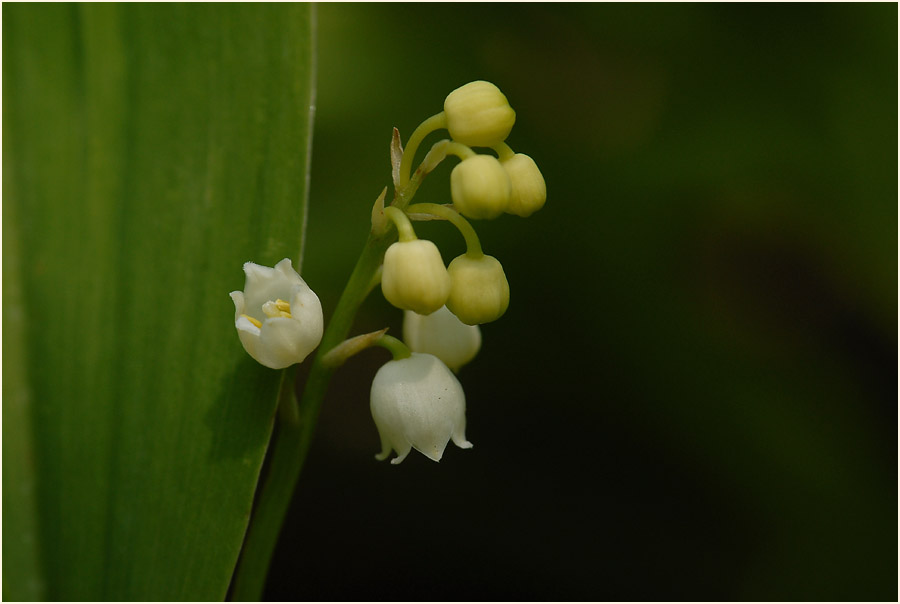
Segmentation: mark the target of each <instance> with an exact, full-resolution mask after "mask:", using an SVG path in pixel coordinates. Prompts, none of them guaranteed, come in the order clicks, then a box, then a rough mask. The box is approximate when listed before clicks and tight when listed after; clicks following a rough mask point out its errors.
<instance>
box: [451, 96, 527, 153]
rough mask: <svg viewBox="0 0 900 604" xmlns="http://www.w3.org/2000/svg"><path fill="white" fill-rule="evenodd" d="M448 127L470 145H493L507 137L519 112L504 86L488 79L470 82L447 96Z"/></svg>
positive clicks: (454, 134) (456, 137)
mask: <svg viewBox="0 0 900 604" xmlns="http://www.w3.org/2000/svg"><path fill="white" fill-rule="evenodd" d="M444 115H446V117H447V130H449V131H450V136H451V137H452V138H453V140H455V141H458V142H460V143H462V144H464V145H469V146H470V147H493V146H494V145H498V144H500V143H502V142H503V141H505V140H506V137H507V136H509V132H510V130H512V127H513V124H515V123H516V112H515V111H513V109H512V107H510V106H509V101H507V100H506V97H505V96H504V95H503V93H502V92H500V89H499V88H497V87H496V86H494V85H493V84H491V83H490V82H485V81H484V80H478V81H475V82H469V83H468V84H466V85H465V86H460V87H459V88H457V89H456V90H454V91H453V92H451V93H450V94H448V95H447V98H446V99H445V100H444Z"/></svg>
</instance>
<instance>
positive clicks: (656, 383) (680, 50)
mask: <svg viewBox="0 0 900 604" xmlns="http://www.w3.org/2000/svg"><path fill="white" fill-rule="evenodd" d="M318 16H319V72H318V82H319V89H318V115H317V121H316V131H315V139H314V155H313V173H312V195H311V202H310V225H311V230H310V233H309V239H308V241H307V256H306V264H305V273H304V276H305V277H306V278H307V279H308V280H309V282H310V283H311V284H312V286H313V287H314V288H315V289H316V290H317V291H318V292H319V294H320V296H321V297H322V300H323V303H324V306H325V308H326V315H327V313H328V312H329V311H330V309H332V308H333V307H334V303H335V301H336V298H337V295H338V293H339V291H340V289H341V288H342V286H343V282H344V281H345V279H346V277H347V275H348V274H349V271H350V268H351V266H352V263H353V260H354V258H355V256H356V254H357V253H358V250H359V248H360V247H361V245H362V241H363V239H364V237H365V234H366V229H367V220H368V211H369V208H370V207H371V203H372V201H374V199H375V197H376V196H377V194H378V193H379V192H380V190H381V188H382V187H383V186H385V185H387V184H389V182H390V172H389V164H388V157H389V156H388V143H389V141H390V133H391V127H393V126H397V127H398V128H400V131H401V133H402V134H403V135H404V137H406V136H408V135H409V133H410V132H411V131H412V129H413V128H414V127H415V126H416V125H417V124H418V123H419V122H420V121H421V120H422V119H424V118H425V117H427V116H429V115H431V114H432V113H435V112H437V111H439V110H440V108H441V103H442V101H443V98H444V96H445V95H446V94H447V93H448V92H449V91H450V90H452V89H453V88H455V87H457V86H459V85H461V84H463V83H465V82H467V81H470V80H473V79H479V78H483V79H488V80H491V81H493V82H495V83H496V84H497V85H499V86H500V88H501V89H502V90H503V91H504V92H505V93H506V94H507V96H508V97H509V99H510V102H511V104H512V105H513V107H514V108H515V109H516V111H517V112H518V121H517V124H516V127H515V129H514V130H513V133H512V135H511V136H510V138H509V140H508V142H509V143H510V145H511V146H512V147H513V148H514V149H516V150H520V151H522V152H525V153H528V154H530V155H531V156H532V157H533V158H534V159H535V160H536V161H537V162H538V164H539V166H540V167H541V169H542V170H543V173H544V176H545V178H546V180H547V186H548V190H549V194H548V201H547V205H546V207H545V208H544V209H543V210H542V211H541V212H539V213H537V214H535V215H534V216H532V217H531V218H528V219H524V220H523V219H519V218H517V217H511V216H508V217H503V218H501V219H499V220H496V221H493V222H487V223H485V222H480V223H478V224H477V225H476V228H477V229H478V231H479V233H480V235H481V237H482V240H483V244H484V247H485V250H486V252H487V253H490V254H493V255H495V256H496V257H497V258H499V259H500V260H501V261H502V262H503V263H504V267H505V269H506V273H507V275H508V277H509V281H510V287H511V289H512V301H511V305H510V308H509V311H508V312H507V314H506V316H505V317H503V319H501V320H500V321H498V322H497V323H495V324H491V325H488V326H486V327H484V328H483V334H484V347H483V350H482V352H481V354H480V356H479V358H478V359H477V360H476V362H474V363H473V364H472V365H470V366H468V367H466V368H465V369H463V371H462V373H461V376H460V378H461V381H462V383H463V385H464V387H465V389H466V395H467V399H468V420H469V430H468V436H469V438H470V439H471V440H472V442H474V443H475V448H474V449H472V450H471V451H461V450H459V449H456V448H455V447H453V446H452V445H451V446H450V448H449V449H448V451H447V453H446V455H445V457H444V460H443V461H442V462H441V463H440V465H436V464H434V463H433V462H431V461H429V460H428V459H426V458H425V457H423V456H421V455H411V456H410V457H409V458H408V459H407V460H406V461H405V462H404V463H403V464H402V465H400V466H399V467H392V466H389V465H388V464H387V463H378V462H376V461H375V460H374V459H373V455H374V454H375V453H376V452H377V450H378V438H377V434H376V431H375V427H374V426H373V424H372V420H371V418H370V416H369V411H368V403H367V396H368V388H369V384H370V382H371V378H372V375H374V372H375V371H376V370H377V368H378V366H379V365H380V363H382V362H384V360H386V358H387V354H386V353H384V352H383V351H382V352H374V351H373V352H367V353H366V354H364V355H362V356H361V357H360V358H357V359H355V360H354V361H352V362H351V363H349V364H348V365H347V366H346V367H345V368H343V369H342V370H341V372H340V373H339V374H338V376H337V379H336V381H335V383H334V384H333V388H332V392H331V396H330V397H329V399H328V401H327V403H326V405H325V407H324V410H323V414H322V421H321V424H320V427H319V432H318V435H317V440H316V443H315V445H314V449H313V451H312V453H311V455H310V457H309V460H308V465H307V468H306V470H305V473H304V475H303V477H302V478H301V481H300V485H299V490H298V494H297V496H296V497H295V501H294V505H293V510H292V513H291V516H290V518H289V520H288V524H287V527H286V532H285V534H284V537H283V539H282V541H281V543H280V546H279V549H278V551H277V555H276V559H275V564H274V567H273V570H272V575H271V581H270V586H269V590H268V592H267V595H268V597H271V598H277V599H295V598H299V599H313V600H315V599H329V600H330V599H338V600H379V599H388V600H408V599H413V600H416V599H426V600H428V599H432V600H433V599H437V600H455V599H476V600H480V599H505V600H510V599H511V600H520V599H521V600H531V599H538V600H541V599H545V600H570V599H577V600H584V599H586V600H610V599H612V600H634V599H638V600H654V599H663V600H678V599H689V600H707V599H723V600H727V599H750V600H768V599H777V600H792V599H812V600H842V599H849V600H869V599H874V600H894V599H896V597H897V581H896V579H897V575H896V569H897V541H896V535H897V520H896V518H897V516H896V514H895V512H896V504H897V498H896V497H897V463H896V459H897V458H896V447H897V440H896V438H897V433H896V431H895V426H896V424H897V406H896V400H897V399H896V394H897V391H896V377H897V374H896V367H897V356H896V350H897V340H896V335H895V334H896V333H897V323H896V316H897V306H896V301H897V298H896V297H895V292H896V291H897V264H896V260H895V259H896V250H897V231H896V230H895V225H896V224H897V205H896V204H897V184H896V183H897V172H896V166H897V147H896V139H895V133H896V132H897V113H896V107H897V60H896V57H897V30H896V23H897V7H896V6H895V5H890V4H881V5H840V4H838V5H835V4H829V5H800V6H798V5H754V6H744V5H714V4H713V5H710V4H703V5H645V4H641V5H609V4H603V5H534V4H530V5H507V4H504V5H481V4H477V5H476V4H459V5H457V4H454V5H408V4H404V5H373V6H363V5H320V6H319V7H318ZM437 138H438V137H437V136H435V137H434V138H433V139H428V141H431V140H437ZM448 163H449V164H451V165H452V163H453V162H448ZM420 198H421V200H423V201H432V202H437V203H446V202H448V201H449V166H442V167H441V169H439V170H438V171H437V172H436V173H435V174H434V175H433V176H431V177H429V178H428V179H427V180H426V182H425V185H424V186H423V188H422V190H421V193H420V196H418V197H417V199H420ZM420 234H422V235H423V236H426V237H433V238H434V239H435V240H436V241H437V242H438V243H439V245H440V246H441V249H442V251H443V252H444V256H445V260H447V261H449V260H451V259H452V258H453V257H454V256H456V255H457V254H459V253H461V251H462V241H461V238H460V237H459V236H458V235H457V234H456V233H455V232H453V231H452V229H450V228H449V227H447V225H440V224H438V225H429V227H428V228H425V227H423V228H422V229H421V232H420ZM384 325H390V326H391V327H392V329H393V330H394V331H399V329H400V312H399V311H396V310H394V309H392V308H391V307H390V306H389V305H387V304H386V303H385V302H384V300H383V299H382V297H381V296H380V295H379V294H377V293H376V294H375V295H373V297H372V299H371V300H370V301H369V302H368V304H367V305H366V306H365V308H364V311H363V313H362V314H361V316H360V318H359V321H358V325H357V329H356V331H363V330H369V329H377V328H380V327H382V326H384Z"/></svg>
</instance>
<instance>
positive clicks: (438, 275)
mask: <svg viewBox="0 0 900 604" xmlns="http://www.w3.org/2000/svg"><path fill="white" fill-rule="evenodd" d="M381 291H382V293H384V297H385V298H386V299H387V301H388V302H390V303H391V304H393V305H394V306H396V307H397V308H402V309H404V310H414V311H416V312H417V313H419V314H423V315H428V314H431V313H433V312H434V311H436V310H437V309H439V308H440V307H441V306H443V305H444V302H446V301H447V296H448V295H449V294H450V275H448V274H447V268H446V267H445V266H444V261H443V259H441V252H440V251H439V250H438V248H437V246H436V245H435V244H433V243H432V242H430V241H428V240H425V239H414V240H412V241H398V242H396V243H394V244H392V245H391V247H389V248H388V249H387V252H386V253H385V255H384V271H383V273H382V275H381Z"/></svg>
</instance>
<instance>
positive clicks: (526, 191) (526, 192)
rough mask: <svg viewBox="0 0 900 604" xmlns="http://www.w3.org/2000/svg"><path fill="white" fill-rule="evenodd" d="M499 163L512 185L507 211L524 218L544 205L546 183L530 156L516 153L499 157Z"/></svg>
mask: <svg viewBox="0 0 900 604" xmlns="http://www.w3.org/2000/svg"><path fill="white" fill-rule="evenodd" d="M500 164H501V165H502V166H503V169H504V170H506V174H507V175H508V176H509V182H510V185H511V187H512V188H511V190H510V194H509V205H508V206H507V208H506V211H507V212H509V213H510V214H515V215H517V216H522V217H523V218H525V217H528V216H531V215H532V214H533V213H535V212H537V211H538V210H540V209H541V208H542V207H544V203H546V201H547V183H546V182H544V176H543V175H542V174H541V170H540V169H539V168H538V167H537V164H536V163H534V160H533V159H531V157H529V156H527V155H525V154H524V153H516V154H515V155H513V156H512V157H510V158H508V159H501V160H500Z"/></svg>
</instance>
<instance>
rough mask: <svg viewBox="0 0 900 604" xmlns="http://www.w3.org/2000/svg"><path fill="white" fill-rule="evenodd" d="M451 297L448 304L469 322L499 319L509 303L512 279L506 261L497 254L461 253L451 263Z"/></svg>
mask: <svg viewBox="0 0 900 604" xmlns="http://www.w3.org/2000/svg"><path fill="white" fill-rule="evenodd" d="M447 272H449V273H450V280H451V283H452V285H451V287H450V297H449V298H448V299H447V308H449V309H450V312H452V313H453V314H454V315H456V316H457V318H459V320H460V321H462V322H463V323H465V324H466V325H478V324H480V323H490V322H491V321H496V320H497V319H499V318H500V317H501V316H503V313H505V312H506V307H507V306H509V283H508V282H507V280H506V273H504V272H503V265H501V264H500V262H499V261H498V260H497V259H496V258H494V257H493V256H482V257H481V258H477V259H476V258H472V257H470V256H467V255H462V256H459V257H458V258H456V259H454V260H453V262H451V263H450V266H449V267H447Z"/></svg>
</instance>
